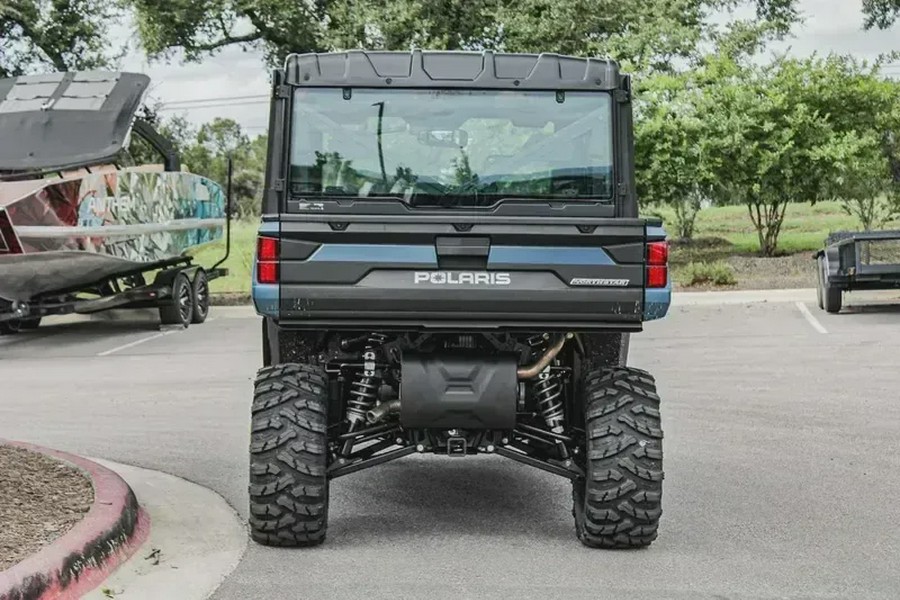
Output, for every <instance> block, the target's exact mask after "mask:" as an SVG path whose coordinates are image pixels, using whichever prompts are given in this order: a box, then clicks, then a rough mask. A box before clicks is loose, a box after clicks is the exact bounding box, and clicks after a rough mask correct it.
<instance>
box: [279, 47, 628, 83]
mask: <svg viewBox="0 0 900 600" xmlns="http://www.w3.org/2000/svg"><path fill="white" fill-rule="evenodd" d="M285 82H286V83H288V84H290V85H295V86H315V87H334V86H337V87H341V86H347V87H398V88H468V89H521V90H591V91H597V90H612V89H616V88H617V87H619V65H618V64H617V63H616V62H615V61H613V60H609V59H602V58H579V57H575V56H564V55H560V54H546V53H544V54H506V53H495V52H492V51H490V50H486V51H484V52H463V51H428V50H413V51H411V52H387V51H367V50H350V51H347V52H329V53H318V54H317V53H311V54H292V55H290V56H288V58H287V60H286V61H285Z"/></svg>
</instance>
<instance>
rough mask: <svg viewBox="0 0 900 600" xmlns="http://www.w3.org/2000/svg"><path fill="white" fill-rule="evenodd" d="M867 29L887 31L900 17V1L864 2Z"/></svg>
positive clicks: (869, 0)
mask: <svg viewBox="0 0 900 600" xmlns="http://www.w3.org/2000/svg"><path fill="white" fill-rule="evenodd" d="M863 14H864V15H865V28H866V29H872V28H873V27H878V28H879V29H887V28H888V27H890V26H891V25H893V24H894V23H895V22H896V21H897V18H898V17H900V0H863Z"/></svg>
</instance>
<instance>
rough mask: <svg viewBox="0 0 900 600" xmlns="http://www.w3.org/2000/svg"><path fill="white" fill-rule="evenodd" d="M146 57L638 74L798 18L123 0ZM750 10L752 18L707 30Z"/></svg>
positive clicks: (558, 5) (784, 14) (779, 6)
mask: <svg viewBox="0 0 900 600" xmlns="http://www.w3.org/2000/svg"><path fill="white" fill-rule="evenodd" d="M125 1H126V2H129V3H130V4H131V5H132V6H133V7H134V9H135V12H136V15H137V20H138V29H139V33H140V38H141V40H142V41H143V44H144V47H145V48H146V51H147V52H148V54H149V55H150V56H153V57H163V56H168V55H170V54H171V53H172V52H173V51H174V50H176V49H182V50H184V53H185V57H186V58H187V59H188V60H199V59H200V58H201V57H203V56H205V55H207V54H208V53H210V52H215V51H216V50H218V49H220V48H223V47H225V46H229V45H233V44H243V45H254V46H256V47H260V48H262V49H263V51H264V53H265V56H266V58H267V59H268V61H269V62H270V64H278V63H280V62H281V61H282V60H283V58H284V57H285V56H286V55H287V54H288V53H291V52H311V51H327V50H335V49H347V48H358V47H366V48H373V49H388V50H398V49H406V48H409V47H411V46H416V47H427V48H440V49H449V50H454V49H480V48H493V49H497V50H506V51H520V52H541V51H550V52H567V53H577V54H581V53H590V54H606V53H609V54H611V55H612V56H614V57H616V58H619V59H621V60H623V61H626V62H627V63H628V64H629V65H634V68H637V69H642V70H643V69H668V68H671V67H672V65H673V64H674V62H675V61H676V60H677V59H679V58H682V59H684V58H692V57H696V56H697V52H698V50H699V49H701V48H702V47H704V45H706V46H709V45H710V44H712V45H723V46H724V47H727V48H728V49H729V50H730V51H731V52H738V49H739V48H740V49H741V50H742V51H748V50H755V49H758V47H759V45H760V44H761V43H763V42H764V41H765V40H767V39H771V38H772V37H780V36H782V35H784V34H786V33H787V32H788V31H789V30H790V27H791V25H792V24H794V23H795V22H796V21H797V20H798V16H797V11H796V3H797V0H394V1H392V2H387V3H386V2H382V1H381V0H317V1H316V2H281V1H279V0H222V1H218V0H217V1H212V0H180V1H179V2H156V1H155V0H125ZM746 6H750V7H753V8H754V9H755V14H754V17H753V18H751V19H746V20H731V21H729V22H727V23H726V24H725V25H724V26H722V27H715V26H713V25H712V22H711V19H712V17H713V15H714V14H717V15H722V14H726V15H727V14H729V13H730V12H731V11H733V10H735V9H737V8H740V7H746Z"/></svg>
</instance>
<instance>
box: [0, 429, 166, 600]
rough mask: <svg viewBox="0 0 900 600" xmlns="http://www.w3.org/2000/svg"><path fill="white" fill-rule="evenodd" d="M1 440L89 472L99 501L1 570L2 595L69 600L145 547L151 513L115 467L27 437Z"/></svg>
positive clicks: (0, 598)
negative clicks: (27, 440) (58, 534)
mask: <svg viewBox="0 0 900 600" xmlns="http://www.w3.org/2000/svg"><path fill="white" fill-rule="evenodd" d="M0 444H6V445H9V446H15V447H17V448H23V449H26V450H31V451H33V452H39V453H41V454H45V455H47V456H51V457H53V458H56V459H59V460H61V461H64V462H66V463H69V464H70V465H72V466H73V467H75V468H77V469H80V470H82V471H84V472H85V473H87V475H88V476H89V477H90V478H91V484H92V485H93V487H94V503H93V504H92V505H91V508H90V510H88V512H87V514H86V515H85V516H84V518H83V519H82V520H81V521H79V522H78V523H77V524H76V525H75V526H74V527H72V529H70V530H69V531H68V532H66V534H65V535H63V536H62V537H60V538H59V539H57V540H55V541H54V542H52V543H51V544H48V545H47V546H44V547H43V548H41V549H40V550H39V551H38V552H37V554H34V555H32V556H29V557H28V558H26V559H25V560H23V561H22V562H20V563H18V564H15V565H13V566H12V567H10V568H9V569H7V570H6V571H3V572H0V600H51V599H53V600H68V599H69V598H73V599H74V598H80V597H81V596H82V595H83V594H85V593H87V592H89V591H90V590H92V589H94V588H95V587H97V586H98V585H99V584H100V583H101V582H102V581H103V580H104V579H106V578H107V577H108V576H109V574H110V573H111V572H112V571H114V570H115V568H116V567H118V566H119V565H120V564H121V563H123V562H124V561H126V560H127V559H128V558H129V557H130V556H131V555H132V554H134V551H135V550H137V548H138V547H140V545H141V544H143V543H144V541H145V540H146V539H147V536H148V535H149V533H150V517H149V516H148V515H147V513H146V512H145V511H144V510H143V509H142V508H141V507H140V506H139V505H138V502H137V498H136V497H135V495H134V492H133V491H132V490H131V488H130V487H129V486H128V484H127V483H125V480H124V479H122V478H121V477H119V475H117V474H116V473H114V472H113V471H110V470H109V469H107V468H106V467H103V466H101V465H99V464H97V463H95V462H93V461H90V460H87V459H86V458H82V457H80V456H75V455H73V454H68V453H66V452H61V451H59V450H51V449H49V448H42V447H40V446H35V445H34V444H28V443H25V442H14V441H8V440H3V439H0Z"/></svg>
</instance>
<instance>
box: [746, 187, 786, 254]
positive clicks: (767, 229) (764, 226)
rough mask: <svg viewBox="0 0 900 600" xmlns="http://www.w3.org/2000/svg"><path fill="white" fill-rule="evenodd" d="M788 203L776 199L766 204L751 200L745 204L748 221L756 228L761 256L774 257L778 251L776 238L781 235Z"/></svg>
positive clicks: (762, 201) (759, 200)
mask: <svg viewBox="0 0 900 600" xmlns="http://www.w3.org/2000/svg"><path fill="white" fill-rule="evenodd" d="M787 205H788V202H787V200H785V199H780V198H779V199H777V200H775V201H774V202H771V203H767V202H765V201H764V200H762V199H756V200H751V201H749V202H748V203H747V210H748V212H749V213H750V220H751V221H752V222H753V226H754V227H755V228H756V235H757V238H758V239H759V252H760V254H761V255H762V256H766V257H771V256H775V252H776V251H777V250H778V236H779V234H780V233H781V225H782V224H783V223H784V215H785V212H786V211H787Z"/></svg>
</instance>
